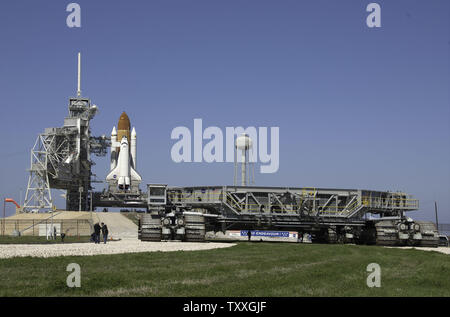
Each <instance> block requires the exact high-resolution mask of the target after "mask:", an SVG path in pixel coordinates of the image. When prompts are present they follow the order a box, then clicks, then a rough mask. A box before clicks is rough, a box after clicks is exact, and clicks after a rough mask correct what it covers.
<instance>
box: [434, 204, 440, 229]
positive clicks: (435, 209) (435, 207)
mask: <svg viewBox="0 0 450 317" xmlns="http://www.w3.org/2000/svg"><path fill="white" fill-rule="evenodd" d="M434 212H435V214H436V228H437V231H438V233H439V221H438V211H437V202H436V201H435V202H434Z"/></svg>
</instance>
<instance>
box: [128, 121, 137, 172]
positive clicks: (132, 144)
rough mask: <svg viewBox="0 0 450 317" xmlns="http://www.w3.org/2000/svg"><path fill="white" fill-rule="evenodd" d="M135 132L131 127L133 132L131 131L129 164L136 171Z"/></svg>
mask: <svg viewBox="0 0 450 317" xmlns="http://www.w3.org/2000/svg"><path fill="white" fill-rule="evenodd" d="M136 148H137V147H136V130H135V129H134V127H133V130H132V131H131V148H130V150H131V151H130V152H131V163H132V166H133V168H134V169H135V170H136V168H137V166H136Z"/></svg>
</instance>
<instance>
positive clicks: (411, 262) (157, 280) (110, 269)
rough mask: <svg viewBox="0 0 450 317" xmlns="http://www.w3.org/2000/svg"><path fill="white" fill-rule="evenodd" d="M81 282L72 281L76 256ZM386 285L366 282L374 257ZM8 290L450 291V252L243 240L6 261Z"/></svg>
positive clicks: (3, 280)
mask: <svg viewBox="0 0 450 317" xmlns="http://www.w3.org/2000/svg"><path fill="white" fill-rule="evenodd" d="M72 262H74V263H78V264H79V265H80V267H81V287H80V288H68V287H67V286H66V278H67V276H68V275H69V274H70V272H66V267H67V265H68V264H69V263H72ZM372 262H376V263H378V264H379V265H380V266H381V287H380V288H369V287H367V285H366V278H367V276H368V274H369V273H368V272H367V271H366V267H367V265H368V264H369V263H372ZM0 285H1V287H0V295H1V296H189V297H191V296H237V297H241V296H262V297H272V296H289V297H291V296H450V257H449V256H448V255H445V254H439V253H437V252H425V251H418V250H409V249H408V250H405V249H390V248H383V247H376V246H353V245H304V244H280V243H279V244H276V243H239V244H238V245H237V246H234V247H231V248H225V249H216V250H209V251H189V252H167V253H163V252H155V253H139V254H123V255H99V256H86V257H59V258H47V259H42V258H14V259H3V260H0Z"/></svg>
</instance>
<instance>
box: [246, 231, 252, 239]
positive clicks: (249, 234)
mask: <svg viewBox="0 0 450 317" xmlns="http://www.w3.org/2000/svg"><path fill="white" fill-rule="evenodd" d="M247 236H248V241H250V239H251V238H252V232H251V230H248V231H247Z"/></svg>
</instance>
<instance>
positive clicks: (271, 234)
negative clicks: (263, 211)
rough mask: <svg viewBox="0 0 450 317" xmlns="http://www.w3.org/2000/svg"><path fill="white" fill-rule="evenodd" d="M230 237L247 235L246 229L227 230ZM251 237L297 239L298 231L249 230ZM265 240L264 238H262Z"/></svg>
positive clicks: (245, 236)
mask: <svg viewBox="0 0 450 317" xmlns="http://www.w3.org/2000/svg"><path fill="white" fill-rule="evenodd" d="M227 233H228V235H229V236H230V237H244V238H247V237H248V230H229V231H227ZM250 233H251V238H252V239H259V238H266V239H267V238H286V239H289V238H290V239H297V238H298V232H296V231H267V230H250ZM264 240H265V239H264Z"/></svg>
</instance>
